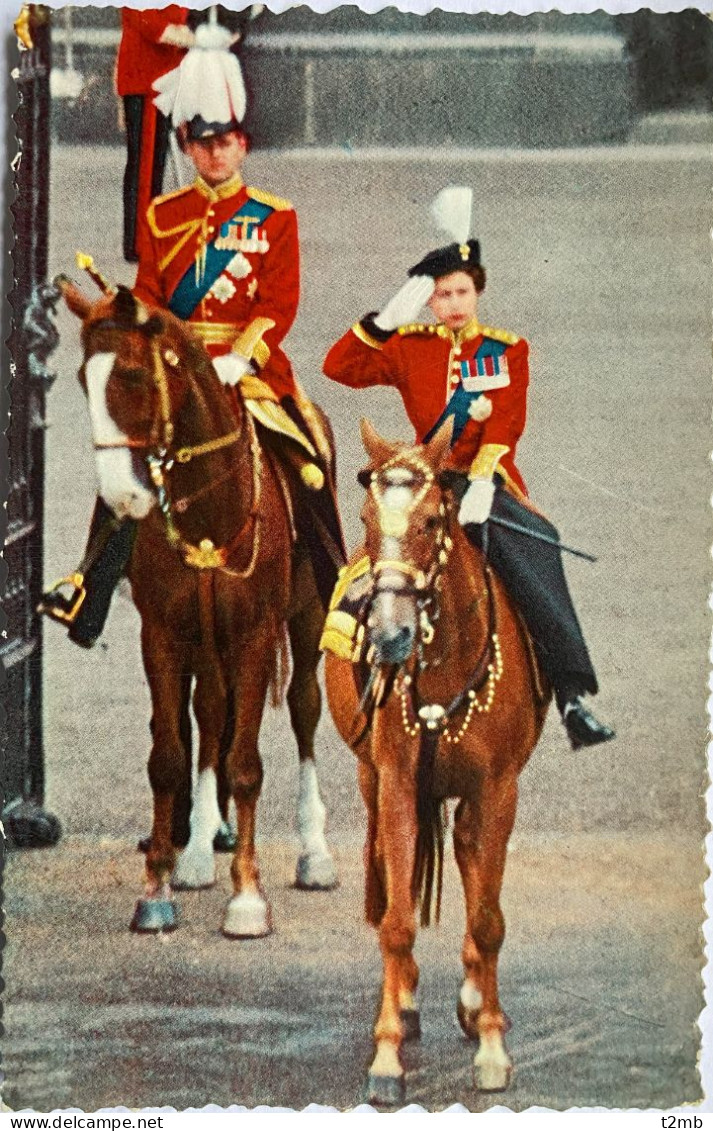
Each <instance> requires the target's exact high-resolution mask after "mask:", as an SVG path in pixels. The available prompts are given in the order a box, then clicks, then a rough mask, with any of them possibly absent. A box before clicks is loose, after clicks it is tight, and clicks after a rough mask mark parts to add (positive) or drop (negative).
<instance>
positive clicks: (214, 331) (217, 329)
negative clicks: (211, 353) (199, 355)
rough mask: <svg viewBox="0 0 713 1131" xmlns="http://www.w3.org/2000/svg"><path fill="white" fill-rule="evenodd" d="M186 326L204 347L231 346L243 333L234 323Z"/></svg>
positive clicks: (200, 323) (199, 323)
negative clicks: (194, 333) (193, 331)
mask: <svg viewBox="0 0 713 1131" xmlns="http://www.w3.org/2000/svg"><path fill="white" fill-rule="evenodd" d="M188 325H189V326H190V328H191V330H195V332H196V334H197V335H198V337H199V338H200V339H201V341H202V342H203V344H204V345H206V346H232V345H233V343H234V342H237V340H238V338H239V337H240V335H241V334H242V332H243V328H242V327H241V326H236V324H235V322H189V323H188Z"/></svg>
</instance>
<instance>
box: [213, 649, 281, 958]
mask: <svg viewBox="0 0 713 1131" xmlns="http://www.w3.org/2000/svg"><path fill="white" fill-rule="evenodd" d="M243 647H244V659H243V662H242V663H240V664H239V665H238V667H237V671H236V673H235V685H234V687H233V689H232V694H233V696H234V703H235V733H234V736H233V741H232V744H231V747H230V750H229V752H228V757H227V760H226V771H227V774H228V781H229V782H230V787H231V789H232V792H233V797H234V799H235V808H236V811H237V816H238V839H237V844H236V846H235V853H234V855H233V860H232V864H231V867H230V874H231V877H232V880H233V892H234V894H233V896H232V898H231V899H230V901H229V902H228V906H227V908H226V911H225V918H224V920H223V927H222V930H223V934H224V935H227V936H228V937H229V938H260V937H261V936H263V935H269V934H270V933H271V931H272V913H271V910H270V905H269V903H268V902H267V900H266V899H265V896H264V895H263V892H262V888H261V886H260V870H259V868H258V862H257V854H256V852H255V823H256V822H255V818H256V809H257V803H258V799H259V797H260V789H261V786H262V777H263V771H262V763H261V761H260V754H259V752H258V734H259V731H260V721H261V719H262V713H263V709H264V706H265V698H266V696H267V688H268V684H269V682H270V675H271V669H272V663H271V654H272V651H273V649H274V642H271V641H269V640H267V641H266V640H265V639H260V638H255V639H254V640H251V641H245V642H244V645H243ZM248 657H250V658H251V660H252V661H253V664H254V665H257V664H260V666H259V667H257V666H251V665H250V664H249V663H248V659H247V658H248Z"/></svg>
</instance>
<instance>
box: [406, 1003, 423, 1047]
mask: <svg viewBox="0 0 713 1131" xmlns="http://www.w3.org/2000/svg"><path fill="white" fill-rule="evenodd" d="M401 1025H402V1028H403V1040H404V1041H420V1040H421V1015H420V1013H419V1012H418V1010H417V1009H402V1010H401Z"/></svg>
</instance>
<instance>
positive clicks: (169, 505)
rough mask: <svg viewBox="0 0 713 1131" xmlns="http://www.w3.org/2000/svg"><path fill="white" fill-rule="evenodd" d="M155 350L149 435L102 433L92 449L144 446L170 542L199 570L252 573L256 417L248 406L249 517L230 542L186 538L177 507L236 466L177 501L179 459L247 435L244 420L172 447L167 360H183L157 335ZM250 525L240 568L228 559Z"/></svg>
mask: <svg viewBox="0 0 713 1131" xmlns="http://www.w3.org/2000/svg"><path fill="white" fill-rule="evenodd" d="M151 354H152V360H153V368H152V373H151V377H152V380H153V383H154V386H155V388H156V391H157V394H158V405H157V410H156V414H155V416H154V420H153V423H152V425H151V431H150V433H149V436H148V437H146V438H138V437H132V436H126V437H123V438H122V439H121V440H110V441H103V440H101V439H99V440H95V441H94V449H95V451H107V450H111V449H117V448H129V449H132V450H141V451H145V452H146V463H147V466H148V470H149V474H150V477H151V482H152V483H153V485H154V488H155V489H156V494H157V498H158V506H159V510H160V511H161V514H162V515H163V517H164V520H165V523H166V536H167V538H168V541H169V543H170V544H171V545H173V546H175V547H176V548H177V549H178V550H179V551H180V553H181V555H182V557H183V561H184V563H185V565H187V566H190V567H192V568H194V569H199V570H220V571H221V572H222V573H226V574H228V575H229V576H230V577H233V578H237V579H241V580H242V579H245V578H248V577H250V576H251V574H252V573H253V571H254V569H255V566H256V564H257V558H258V554H259V551H260V525H259V523H260V515H259V513H258V512H259V508H260V500H261V495H262V462H261V456H260V446H259V443H258V438H257V432H256V430H255V425H254V424H253V420H252V417H251V415H250V413H249V412H248V410H247V408H245V409H244V411H245V419H246V420H247V426H248V431H249V442H250V454H251V463H252V500H251V504H250V511H249V513H248V516H247V518H246V519H245V522H244V523H243V525H242V526H241V528H240V530H239V531H238V532H237V534H236V535H235V536H234V537H233V538H231V540H230V542H229V543H228V544H227V545H226V546H223V547H216V546H215V545H214V543H213V542H212V541H211V540H210V538H203V539H201V540H200V542H199V543H198V545H195V544H193V543H191V542H188V541H187V540H186V539H185V538H183V536H182V535H181V533H180V531H179V530H178V528H177V526H176V523H175V520H174V511H175V512H177V513H178V514H184V513H185V512H186V510H187V509H188V507H189V506H190V505H191V503H193V502H194V501H195V500H196V499H198V498H201V497H202V496H204V495H206V494H207V493H208V492H209V491H211V490H213V489H214V488H215V487H216V486H218V485H219V484H221V483H223V482H225V481H226V480H227V479H228V478H229V477H230V475H231V474H232V470H231V471H230V472H226V473H225V474H224V475H222V476H220V477H219V478H218V479H215V480H212V481H210V482H209V483H208V484H206V485H205V486H204V487H201V488H199V490H197V491H195V492H194V493H193V494H192V495H188V496H185V497H183V498H180V499H178V500H176V502H175V503H174V502H173V501H172V500H171V497H170V492H169V489H168V476H169V475H170V472H171V470H172V468H173V467H174V465H175V464H176V463H178V464H182V465H185V464H188V463H190V462H191V460H193V459H197V458H199V457H200V456H206V455H211V454H212V453H213V452H217V451H221V450H222V449H224V448H227V447H230V446H231V445H232V444H236V443H237V442H238V441H239V440H240V439H241V437H242V436H243V432H244V429H243V426H242V425H241V427H240V428H236V429H233V430H232V431H231V432H227V433H225V434H224V435H223V436H216V437H214V438H212V439H210V440H205V441H203V442H201V443H199V444H193V445H184V446H182V447H179V448H177V449H175V450H172V449H173V441H174V437H175V427H174V423H173V418H172V412H171V398H170V393H169V387H168V377H167V374H166V364H168V365H169V366H170V367H171V368H174V369H175V368H176V367H177V366H178V365H179V364H180V360H179V357H178V355H177V354H176V353H175V351H174V350H172V349H170V348H169V349H163V350H162V349H161V347H160V346H159V344H158V342H157V341H156V340H155V339H154V340H152V342H151ZM251 526H252V530H253V538H252V548H251V553H250V558H249V561H248V563H247V565H246V567H245V568H244V569H242V570H235V569H232V568H229V567H228V565H227V563H228V561H229V560H230V557H231V555H232V554H233V553H234V552H235V551H236V550H237V548H238V546H239V544H240V542H241V541H242V540H243V538H244V536H245V534H246V532H247V530H248V528H249V527H251Z"/></svg>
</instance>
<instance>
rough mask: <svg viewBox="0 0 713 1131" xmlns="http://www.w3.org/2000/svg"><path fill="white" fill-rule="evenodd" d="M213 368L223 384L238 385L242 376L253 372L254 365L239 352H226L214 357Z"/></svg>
mask: <svg viewBox="0 0 713 1131" xmlns="http://www.w3.org/2000/svg"><path fill="white" fill-rule="evenodd" d="M213 368H214V369H215V371H216V373H217V374H218V380H219V381H220V382H221V384H223V385H237V383H238V381H239V380H240V378H241V377H244V376H245V374H246V373H251V372H252V365H251V364H250V362H249V361H248V359H247V358H246V357H241V356H240V354H239V353H224V354H221V355H220V357H214V358H213Z"/></svg>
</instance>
